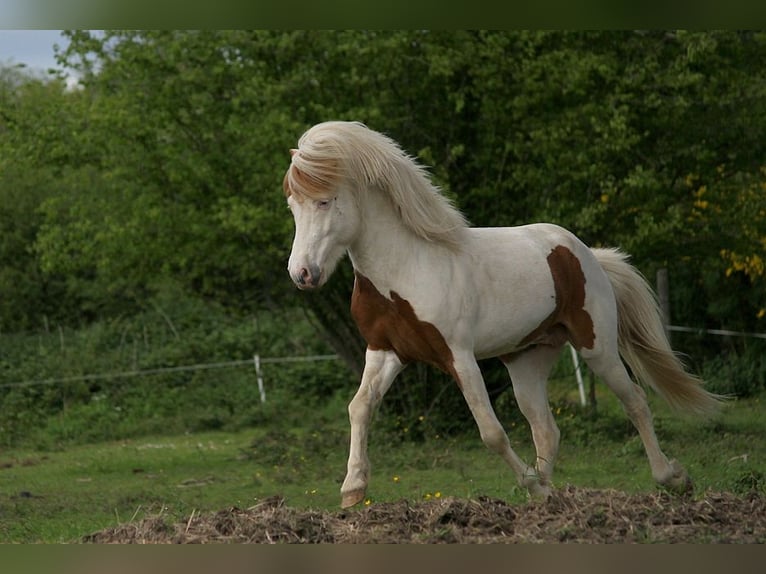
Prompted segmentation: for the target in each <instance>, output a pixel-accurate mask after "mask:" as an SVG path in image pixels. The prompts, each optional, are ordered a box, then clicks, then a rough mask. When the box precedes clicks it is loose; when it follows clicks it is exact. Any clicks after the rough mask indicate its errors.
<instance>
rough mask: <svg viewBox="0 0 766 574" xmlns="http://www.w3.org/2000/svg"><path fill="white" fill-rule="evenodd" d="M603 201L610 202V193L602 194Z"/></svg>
mask: <svg viewBox="0 0 766 574" xmlns="http://www.w3.org/2000/svg"><path fill="white" fill-rule="evenodd" d="M601 203H609V194H607V193H602V194H601Z"/></svg>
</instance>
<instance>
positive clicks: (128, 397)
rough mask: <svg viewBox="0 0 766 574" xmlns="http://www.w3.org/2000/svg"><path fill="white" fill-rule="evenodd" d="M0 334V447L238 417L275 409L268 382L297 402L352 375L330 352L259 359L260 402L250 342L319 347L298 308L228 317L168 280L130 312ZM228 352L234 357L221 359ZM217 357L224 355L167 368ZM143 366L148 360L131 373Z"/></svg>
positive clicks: (189, 426)
mask: <svg viewBox="0 0 766 574" xmlns="http://www.w3.org/2000/svg"><path fill="white" fill-rule="evenodd" d="M0 341H2V343H1V344H0V440H1V441H2V444H3V445H4V446H6V447H7V446H11V445H14V444H26V445H36V446H39V447H43V448H56V447H59V446H61V445H65V444H72V443H81V442H93V441H100V440H115V439H118V438H128V437H135V436H142V435H146V434H150V433H159V432H170V431H174V432H192V431H202V430H210V429H221V428H226V429H232V428H240V427H242V426H249V425H254V424H259V423H262V422H264V421H265V420H271V419H272V417H274V416H276V415H275V413H274V411H273V408H274V407H272V406H271V401H273V400H274V397H272V396H271V395H272V393H274V391H277V390H279V391H280V392H278V393H277V395H276V396H277V397H279V396H282V397H293V400H295V402H296V403H297V404H301V405H303V406H304V407H307V406H308V405H311V404H314V403H317V402H322V401H324V400H326V399H327V398H328V397H331V396H332V395H333V394H335V393H336V392H338V390H339V389H341V388H345V387H349V386H350V385H351V384H352V381H351V380H350V378H349V373H348V371H347V370H346V369H344V368H343V367H342V365H341V364H340V363H339V362H338V361H335V360H331V361H325V362H309V363H286V364H281V363H280V364H274V363H264V364H263V365H262V373H263V378H264V380H265V387H266V396H267V403H266V404H265V405H264V404H262V403H261V398H260V393H259V389H258V385H257V382H256V373H255V369H254V365H253V362H252V361H253V355H254V354H255V353H258V354H260V355H261V356H262V357H264V358H269V357H301V356H305V355H312V354H324V353H328V352H329V349H328V348H327V347H326V346H325V345H324V344H323V343H322V342H321V340H317V339H316V337H315V336H314V335H313V330H312V328H311V327H310V325H309V323H308V322H307V321H306V319H305V317H304V315H303V313H302V312H301V311H300V310H296V311H290V312H284V313H277V312H261V313H259V314H257V315H255V316H252V317H236V316H235V317H232V316H231V315H229V314H227V313H226V312H225V311H224V310H222V309H221V308H220V307H219V306H217V305H214V304H210V303H208V304H204V303H202V302H201V301H200V300H199V299H196V298H191V297H188V296H184V295H183V293H182V292H180V291H178V290H173V289H172V286H169V285H165V286H164V288H163V291H161V292H160V294H159V295H157V296H156V297H153V298H152V299H150V300H149V301H148V302H147V308H146V309H145V310H144V311H143V312H142V313H140V314H138V315H136V316H133V317H131V318H127V319H126V318H117V319H114V320H110V321H103V322H99V323H94V324H93V325H91V326H90V327H88V328H85V329H80V330H78V331H71V330H65V329H63V328H58V329H55V330H53V331H52V332H50V333H40V334H36V335H26V336H24V335H2V336H0ZM232 362H239V363H237V364H231V365H226V364H228V363H232ZM216 363H218V364H221V363H223V364H224V365H223V366H221V367H220V368H219V367H216V368H202V369H192V370H181V369H177V370H173V369H174V368H179V367H185V366H193V365H210V364H216ZM240 363H241V364H240ZM163 369H165V370H163ZM151 370H155V371H156V372H155V373H153V374H142V375H134V373H136V372H137V371H151ZM110 374H114V376H108V375H110ZM101 375H107V376H101ZM287 400H288V399H285V401H286V402H287Z"/></svg>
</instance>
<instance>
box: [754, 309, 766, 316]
mask: <svg viewBox="0 0 766 574" xmlns="http://www.w3.org/2000/svg"><path fill="white" fill-rule="evenodd" d="M764 315H766V309H763V308H761V309H758V313H757V314H756V317H757V318H758V319H763V316H764Z"/></svg>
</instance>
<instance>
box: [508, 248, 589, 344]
mask: <svg viewBox="0 0 766 574" xmlns="http://www.w3.org/2000/svg"><path fill="white" fill-rule="evenodd" d="M547 261H548V267H550V269H551V276H552V277H553V288H554V290H555V292H556V308H555V309H554V310H553V312H552V313H551V314H550V315H548V317H546V318H545V320H544V321H543V322H542V323H540V325H539V326H538V327H537V328H536V329H535V330H534V331H532V332H531V333H530V334H529V335H527V336H526V337H524V339H522V341H521V344H520V346H522V347H523V346H527V345H534V344H548V345H554V346H558V345H562V344H563V343H564V342H565V341H566V340H567V339H568V340H569V341H570V342H571V343H572V345H573V346H574V348H575V349H581V348H583V347H585V348H586V349H592V348H593V341H594V340H595V339H596V334H595V333H594V332H593V319H591V316H590V314H589V313H588V312H587V311H586V310H585V309H584V307H585V274H584V273H583V272H582V266H581V265H580V260H579V259H577V257H576V256H575V254H574V253H572V252H571V251H570V250H569V249H568V248H567V247H564V246H563V245H558V246H556V247H554V248H553V249H552V250H551V252H550V253H549V254H548V257H547ZM562 327H563V328H564V329H566V332H564V330H563V329H562Z"/></svg>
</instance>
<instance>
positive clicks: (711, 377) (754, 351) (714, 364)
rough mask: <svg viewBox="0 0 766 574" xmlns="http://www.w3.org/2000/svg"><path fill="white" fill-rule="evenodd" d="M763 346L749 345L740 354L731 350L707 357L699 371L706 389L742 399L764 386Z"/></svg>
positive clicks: (765, 380) (754, 393)
mask: <svg viewBox="0 0 766 574" xmlns="http://www.w3.org/2000/svg"><path fill="white" fill-rule="evenodd" d="M762 347H763V345H752V346H750V347H749V348H748V349H746V350H745V351H744V352H742V353H735V352H730V353H728V354H722V355H718V356H714V357H711V358H710V359H708V360H707V361H706V362H705V363H703V365H702V368H701V370H700V375H701V376H702V378H703V379H704V380H705V383H706V388H707V389H708V390H709V391H712V392H715V393H720V394H724V395H731V396H735V397H741V398H744V397H751V396H754V395H756V394H758V393H760V392H761V391H763V390H764V389H766V360H764V354H763V353H764V350H763V348H762Z"/></svg>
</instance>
